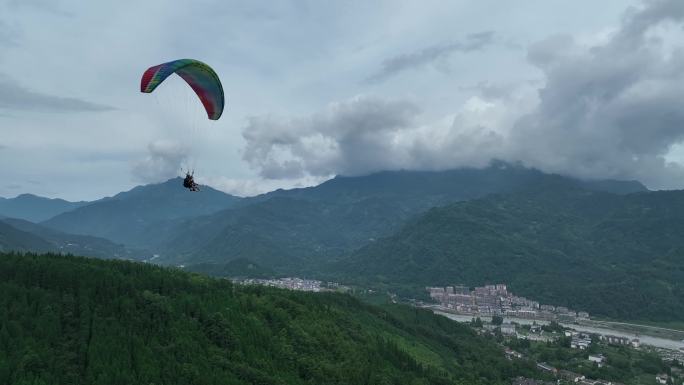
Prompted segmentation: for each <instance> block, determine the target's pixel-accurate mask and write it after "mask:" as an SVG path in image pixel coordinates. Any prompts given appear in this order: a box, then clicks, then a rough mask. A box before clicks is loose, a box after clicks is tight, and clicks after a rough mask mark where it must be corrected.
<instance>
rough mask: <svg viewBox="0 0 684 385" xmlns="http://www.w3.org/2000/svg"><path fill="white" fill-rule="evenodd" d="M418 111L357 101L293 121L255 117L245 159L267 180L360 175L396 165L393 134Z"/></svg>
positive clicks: (407, 105) (247, 132)
mask: <svg viewBox="0 0 684 385" xmlns="http://www.w3.org/2000/svg"><path fill="white" fill-rule="evenodd" d="M419 111H420V110H419V108H418V107H417V106H416V105H414V104H412V103H410V102H407V101H387V100H382V99H377V98H368V97H362V96H361V97H356V98H353V99H351V100H348V101H345V102H341V103H334V104H331V105H329V106H328V108H327V109H326V110H325V111H323V112H321V113H318V114H314V115H311V116H308V117H301V118H294V119H279V118H275V117H272V116H263V117H252V118H250V119H249V122H248V124H247V127H246V128H245V129H244V130H243V137H244V138H245V140H246V142H247V146H246V149H245V152H244V156H243V158H244V160H246V161H247V162H248V163H249V164H250V165H251V166H252V167H254V168H256V169H258V170H259V173H260V175H261V176H262V177H264V178H268V179H293V178H301V177H303V176H305V175H312V176H316V177H322V176H330V175H334V174H337V173H344V174H348V175H349V174H358V173H364V172H367V171H368V170H369V167H370V168H374V169H383V168H393V167H396V166H397V164H396V162H397V160H396V159H393V158H392V157H391V156H388V154H390V153H392V152H393V148H394V147H395V146H396V145H397V143H395V142H394V138H395V134H396V133H397V132H399V131H401V130H404V129H406V128H408V127H410V126H411V125H412V123H413V120H414V119H415V117H416V116H417V115H418V113H419Z"/></svg>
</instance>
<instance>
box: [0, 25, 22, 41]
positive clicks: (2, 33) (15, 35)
mask: <svg viewBox="0 0 684 385" xmlns="http://www.w3.org/2000/svg"><path fill="white" fill-rule="evenodd" d="M19 37H20V33H19V30H18V29H17V28H16V26H14V25H10V24H9V23H7V22H6V21H4V20H2V19H0V46H10V47H11V46H16V45H17V44H18V43H19Z"/></svg>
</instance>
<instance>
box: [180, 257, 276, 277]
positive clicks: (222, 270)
mask: <svg viewBox="0 0 684 385" xmlns="http://www.w3.org/2000/svg"><path fill="white" fill-rule="evenodd" d="M183 270H186V271H191V272H194V273H201V274H206V275H210V276H214V277H235V278H239V277H249V278H274V277H276V276H277V274H276V273H275V272H274V271H273V270H271V269H268V268H265V267H262V266H260V265H258V264H256V263H254V262H252V261H250V260H249V259H246V258H238V259H234V260H232V261H228V262H226V263H198V264H196V265H190V266H186V267H185V268H183Z"/></svg>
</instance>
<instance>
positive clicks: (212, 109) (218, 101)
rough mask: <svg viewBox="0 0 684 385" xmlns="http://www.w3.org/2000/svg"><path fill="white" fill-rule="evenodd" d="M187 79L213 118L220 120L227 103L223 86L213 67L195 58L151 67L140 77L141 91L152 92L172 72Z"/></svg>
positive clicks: (208, 114)
mask: <svg viewBox="0 0 684 385" xmlns="http://www.w3.org/2000/svg"><path fill="white" fill-rule="evenodd" d="M173 73H175V74H178V76H180V77H181V78H183V80H185V81H186V82H187V83H188V84H189V85H190V87H192V89H193V91H195V93H196V94H197V96H198V97H199V99H200V101H201V102H202V104H203V105H204V109H205V110H206V111H207V116H208V117H209V119H211V120H218V118H220V117H221V114H222V113H223V106H224V104H225V101H224V96H223V86H222V85H221V81H220V80H219V78H218V75H216V72H214V70H213V69H211V67H209V66H208V65H206V64H204V63H202V62H201V61H199V60H194V59H180V60H174V61H170V62H168V63H164V64H159V65H156V66H154V67H150V68H148V69H147V71H145V73H144V74H143V76H142V79H140V92H145V93H150V92H152V91H154V89H155V88H157V86H158V85H160V84H161V83H162V82H163V81H164V79H166V78H167V77H169V75H171V74H173Z"/></svg>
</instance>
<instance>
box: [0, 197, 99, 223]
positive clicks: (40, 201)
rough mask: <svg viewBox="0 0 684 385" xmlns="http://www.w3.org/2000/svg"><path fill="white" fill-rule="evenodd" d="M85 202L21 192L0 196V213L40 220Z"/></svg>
mask: <svg viewBox="0 0 684 385" xmlns="http://www.w3.org/2000/svg"><path fill="white" fill-rule="evenodd" d="M86 204H88V202H69V201H65V200H64V199H50V198H43V197H39V196H36V195H33V194H21V195H19V196H17V197H15V198H2V197H0V215H1V216H4V217H10V218H18V219H25V220H27V221H31V222H41V221H44V220H47V219H50V218H52V217H54V216H55V215H59V214H61V213H64V212H67V211H71V210H74V209H76V208H79V207H81V206H84V205H86Z"/></svg>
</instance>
